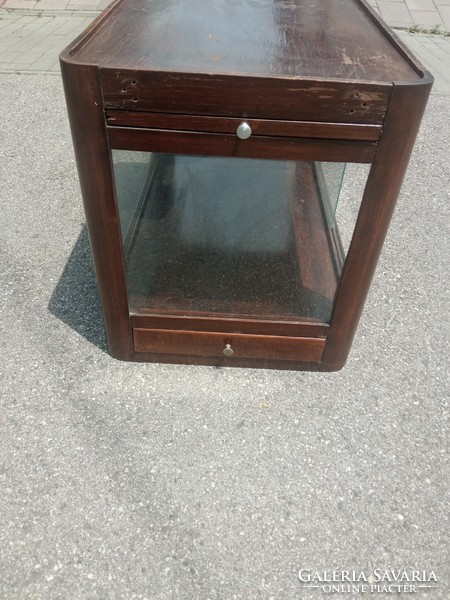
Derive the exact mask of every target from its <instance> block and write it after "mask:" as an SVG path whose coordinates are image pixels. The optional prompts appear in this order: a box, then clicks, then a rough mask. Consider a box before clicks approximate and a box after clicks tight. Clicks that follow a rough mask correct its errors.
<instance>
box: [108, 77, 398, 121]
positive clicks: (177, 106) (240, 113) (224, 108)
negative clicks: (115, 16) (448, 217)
mask: <svg viewBox="0 0 450 600" xmlns="http://www.w3.org/2000/svg"><path fill="white" fill-rule="evenodd" d="M100 77H101V83H102V89H103V99H104V105H105V108H107V109H109V108H116V109H121V110H134V111H136V110H137V111H150V112H160V113H178V114H193V115H205V116H207V115H210V116H226V117H236V118H241V119H243V118H254V119H288V120H294V121H322V122H335V123H375V124H377V123H378V124H379V123H382V122H383V119H384V115H385V112H386V109H387V106H388V103H389V98H390V94H391V91H392V86H391V85H388V84H379V83H374V84H370V83H359V82H357V81H345V82H340V81H311V80H309V81H308V80H302V79H281V78H280V79H278V78H273V77H245V76H236V75H229V76H228V75H208V74H190V73H164V72H153V71H147V72H143V71H132V70H124V69H101V71H100Z"/></svg>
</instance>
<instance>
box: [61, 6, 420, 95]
mask: <svg viewBox="0 0 450 600" xmlns="http://www.w3.org/2000/svg"><path fill="white" fill-rule="evenodd" d="M63 56H64V54H63ZM66 56H67V57H68V58H69V59H70V61H71V62H76V63H81V64H93V65H97V66H99V67H100V68H112V69H138V70H143V71H159V72H180V73H202V74H205V73H206V74H208V73H210V74H214V75H217V74H219V75H222V74H223V75H230V74H231V75H257V76H262V77H281V78H303V79H331V80H341V81H346V80H349V81H355V80H356V81H370V82H383V83H392V82H409V83H411V82H416V81H418V80H420V79H421V77H422V72H421V67H420V65H417V64H416V63H415V60H414V59H413V58H412V57H411V56H410V55H409V54H408V51H407V50H405V49H404V48H403V47H402V45H401V44H400V43H399V42H398V40H397V39H396V38H395V36H393V35H391V33H390V31H389V30H388V29H387V28H386V27H385V26H384V25H383V24H382V23H381V22H380V21H379V20H378V18H377V17H376V15H375V14H374V13H373V11H372V10H371V9H370V8H369V7H368V5H367V4H365V2H364V0H314V1H311V0H207V1H205V0H117V1H116V2H115V3H114V4H113V5H112V6H111V8H110V9H109V10H107V11H105V13H104V14H102V15H101V16H100V17H99V18H98V19H97V20H96V21H95V22H94V24H93V25H92V26H91V28H90V29H89V30H88V31H87V32H85V34H82V36H80V38H78V39H77V40H76V43H74V44H73V45H72V46H70V47H69V49H68V50H67V54H66Z"/></svg>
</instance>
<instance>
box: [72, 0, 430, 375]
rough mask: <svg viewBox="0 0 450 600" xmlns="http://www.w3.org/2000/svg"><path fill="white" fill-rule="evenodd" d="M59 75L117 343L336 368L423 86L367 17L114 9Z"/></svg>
mask: <svg viewBox="0 0 450 600" xmlns="http://www.w3.org/2000/svg"><path fill="white" fill-rule="evenodd" d="M61 69H62V74H63V81H64V88H65V94H66V100H67V106H68V112H69V118H70V123H71V129H72V136H73V142H74V147H75V153H76V159H77V165H78V172H79V178H80V184H81V190H82V195H83V201H84V206H85V212H86V219H87V225H88V230H89V237H90V242H91V248H92V254H93V258H94V264H95V270H96V275H97V282H98V287H99V292H100V298H101V303H102V308H103V314H104V322H105V328H106V333H107V338H108V344H109V350H110V353H111V354H112V355H113V356H114V357H117V358H120V359H124V360H141V361H159V362H179V363H193V364H205V365H224V366H241V367H242V366H243V367H248V366H250V367H270V368H280V369H282V368H284V369H315V370H324V371H331V370H337V369H340V368H341V367H342V366H343V365H344V363H345V360H346V358H347V355H348V353H349V350H350V347H351V343H352V340H353V336H354V334H355V330H356V328H357V324H358V320H359V317H360V313H361V311H362V308H363V305H364V301H365V298H366V294H367V291H368V289H369V286H370V282H371V279H372V276H373V273H374V270H375V268H376V264H377V261H378V257H379V254H380V251H381V247H382V244H383V241H384V237H385V235H386V231H387V228H388V226H389V222H390V218H391V215H392V212H393V209H394V206H395V202H396V199H397V196H398V193H399V190H400V186H401V183H402V180H403V176H404V173H405V170H406V167H407V164H408V160H409V156H410V153H411V150H412V147H413V144H414V141H415V137H416V134H417V130H418V127H419V124H420V120H421V118H422V114H423V111H424V109H425V105H426V102H427V98H428V95H429V92H430V88H431V85H432V77H431V75H430V74H429V73H427V72H425V71H424V69H423V68H422V66H421V65H420V64H419V63H418V62H417V61H416V60H415V58H414V57H413V56H411V54H410V53H409V52H408V50H407V49H406V48H405V47H404V46H402V45H401V43H400V42H399V41H398V39H397V38H396V37H395V36H394V35H393V34H392V33H391V32H390V30H389V29H388V28H387V27H386V26H385V25H384V24H383V23H382V22H381V21H380V19H379V17H378V16H377V15H376V14H375V13H374V12H373V11H372V9H371V8H370V7H369V6H368V5H367V4H366V3H365V2H363V1H362V0H316V1H315V2H307V1H305V0H257V1H256V0H208V2H205V1H204V0H117V1H116V2H114V3H113V4H112V5H111V6H110V7H109V8H108V9H107V10H106V11H105V12H104V13H102V15H100V17H99V18H98V19H96V21H94V23H93V24H92V25H91V27H90V28H89V29H88V30H86V31H85V32H84V33H83V34H82V35H81V36H80V37H78V38H77V39H76V40H75V41H74V42H73V43H72V44H71V45H70V46H69V47H68V48H67V49H66V50H65V51H64V52H63V53H62V54H61ZM346 163H348V164H349V167H348V168H352V167H355V166H356V167H357V165H368V167H367V173H368V174H367V175H366V176H365V179H364V181H363V184H364V185H363V187H362V189H363V191H362V192H361V193H359V192H357V191H356V190H354V191H353V192H352V190H350V192H349V191H348V190H347V192H346V193H347V196H348V195H349V196H350V197H352V195H353V196H354V197H353V198H351V200H348V199H347V200H345V201H343V200H342V199H340V195H341V188H342V185H343V179H342V178H343V173H344V167H345V164H346ZM344 181H345V180H344ZM344 187H345V183H344ZM349 202H353V203H355V202H356V207H357V208H356V210H355V211H354V212H355V217H356V218H355V225H354V227H353V226H352V228H351V235H350V238H351V239H350V241H349V243H347V244H343V242H342V241H341V235H340V233H339V226H340V225H341V220H340V219H341V217H340V211H341V204H343V205H344V208H345V205H346V204H348V203H349ZM342 210H344V209H342ZM374 353H376V348H374Z"/></svg>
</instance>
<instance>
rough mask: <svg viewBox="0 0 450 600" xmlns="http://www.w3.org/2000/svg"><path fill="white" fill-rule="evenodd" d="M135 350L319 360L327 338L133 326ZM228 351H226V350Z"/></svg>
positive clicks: (306, 360) (305, 360)
mask: <svg viewBox="0 0 450 600" xmlns="http://www.w3.org/2000/svg"><path fill="white" fill-rule="evenodd" d="M133 336H134V350H135V351H136V352H154V353H160V354H178V355H179V354H186V355H189V354H191V355H195V356H221V357H224V356H225V357H229V359H230V360H231V361H232V360H233V357H236V358H259V359H270V360H293V361H302V362H303V361H304V362H319V361H320V360H321V358H322V354H323V350H324V347H325V339H324V338H305V337H302V338H298V337H297V338H295V337H286V336H273V335H248V334H239V333H216V332H214V333H205V332H197V331H171V330H167V329H140V328H135V329H133ZM224 351H225V352H224Z"/></svg>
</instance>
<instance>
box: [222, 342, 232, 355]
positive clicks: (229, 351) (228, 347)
mask: <svg viewBox="0 0 450 600" xmlns="http://www.w3.org/2000/svg"><path fill="white" fill-rule="evenodd" d="M223 353H224V356H233V354H234V352H233V348H232V347H231V345H230V344H225V348H224V349H223Z"/></svg>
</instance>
